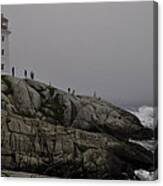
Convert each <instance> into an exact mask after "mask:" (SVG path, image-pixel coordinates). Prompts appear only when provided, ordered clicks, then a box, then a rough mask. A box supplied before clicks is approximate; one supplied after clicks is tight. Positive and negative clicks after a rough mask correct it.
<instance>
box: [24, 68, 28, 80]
mask: <svg viewBox="0 0 163 186" xmlns="http://www.w3.org/2000/svg"><path fill="white" fill-rule="evenodd" d="M24 77H25V78H27V70H24Z"/></svg>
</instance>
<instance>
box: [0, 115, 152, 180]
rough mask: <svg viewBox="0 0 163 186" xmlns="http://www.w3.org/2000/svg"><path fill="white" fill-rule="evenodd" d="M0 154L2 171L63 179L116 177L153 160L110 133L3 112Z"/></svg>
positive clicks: (148, 165) (150, 155) (147, 153)
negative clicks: (16, 171) (22, 172)
mask: <svg viewBox="0 0 163 186" xmlns="http://www.w3.org/2000/svg"><path fill="white" fill-rule="evenodd" d="M24 144H25V145H24ZM1 153H2V169H4V170H5V169H7V170H18V171H27V172H33V173H37V174H44V175H49V176H55V177H56V176H58V177H67V178H99V179H100V178H104V179H113V178H114V179H118V178H122V177H123V173H124V172H125V173H126V174H127V175H128V176H129V175H131V171H132V173H133V174H134V170H135V169H140V168H149V167H151V166H152V163H153V159H152V158H153V156H152V153H150V152H149V151H147V150H145V149H143V148H139V147H138V146H132V144H130V143H124V142H121V141H119V140H117V139H116V138H114V137H112V136H109V135H107V136H103V135H102V134H101V133H92V132H86V131H83V130H79V129H73V128H65V127H62V126H56V125H53V124H51V123H47V122H43V121H41V120H37V119H29V118H28V117H21V116H18V115H15V114H8V113H7V112H4V111H3V112H2V148H1ZM128 167H130V169H129V168H128Z"/></svg>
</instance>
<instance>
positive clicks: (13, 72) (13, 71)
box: [11, 67, 15, 77]
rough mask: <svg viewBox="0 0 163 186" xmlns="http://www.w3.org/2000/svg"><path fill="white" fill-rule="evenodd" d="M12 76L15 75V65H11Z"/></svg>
mask: <svg viewBox="0 0 163 186" xmlns="http://www.w3.org/2000/svg"><path fill="white" fill-rule="evenodd" d="M11 71H12V76H13V77H14V76H15V67H12V70H11Z"/></svg>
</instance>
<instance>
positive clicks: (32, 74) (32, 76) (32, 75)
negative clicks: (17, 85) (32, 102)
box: [30, 71, 34, 80]
mask: <svg viewBox="0 0 163 186" xmlns="http://www.w3.org/2000/svg"><path fill="white" fill-rule="evenodd" d="M30 76H31V79H32V80H33V79H34V72H33V71H31V73H30Z"/></svg>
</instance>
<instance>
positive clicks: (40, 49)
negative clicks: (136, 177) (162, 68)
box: [2, 1, 153, 106]
mask: <svg viewBox="0 0 163 186" xmlns="http://www.w3.org/2000/svg"><path fill="white" fill-rule="evenodd" d="M152 10H153V6H152V1H151V2H126V3H124V2H123V3H118V2H115V3H94V4H91V3H89V4H88V3H87V4H49V5H6V6H5V5H4V6H2V12H3V13H4V14H5V16H6V17H8V18H9V28H10V30H11V32H12V33H11V35H10V63H11V65H13V66H15V67H16V70H17V74H18V75H19V76H21V75H22V74H23V70H24V69H27V70H28V71H30V70H34V72H35V74H36V79H38V80H40V81H44V82H47V83H49V81H50V82H51V84H53V85H54V86H56V87H59V88H62V89H64V90H67V88H68V87H70V88H72V89H75V90H76V92H77V93H79V94H85V95H93V92H94V91H96V92H97V96H101V97H103V98H105V99H107V100H109V101H111V102H113V103H115V104H118V105H133V106H135V105H137V106H141V105H151V104H152V103H153V22H152V19H153V14H152Z"/></svg>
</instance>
